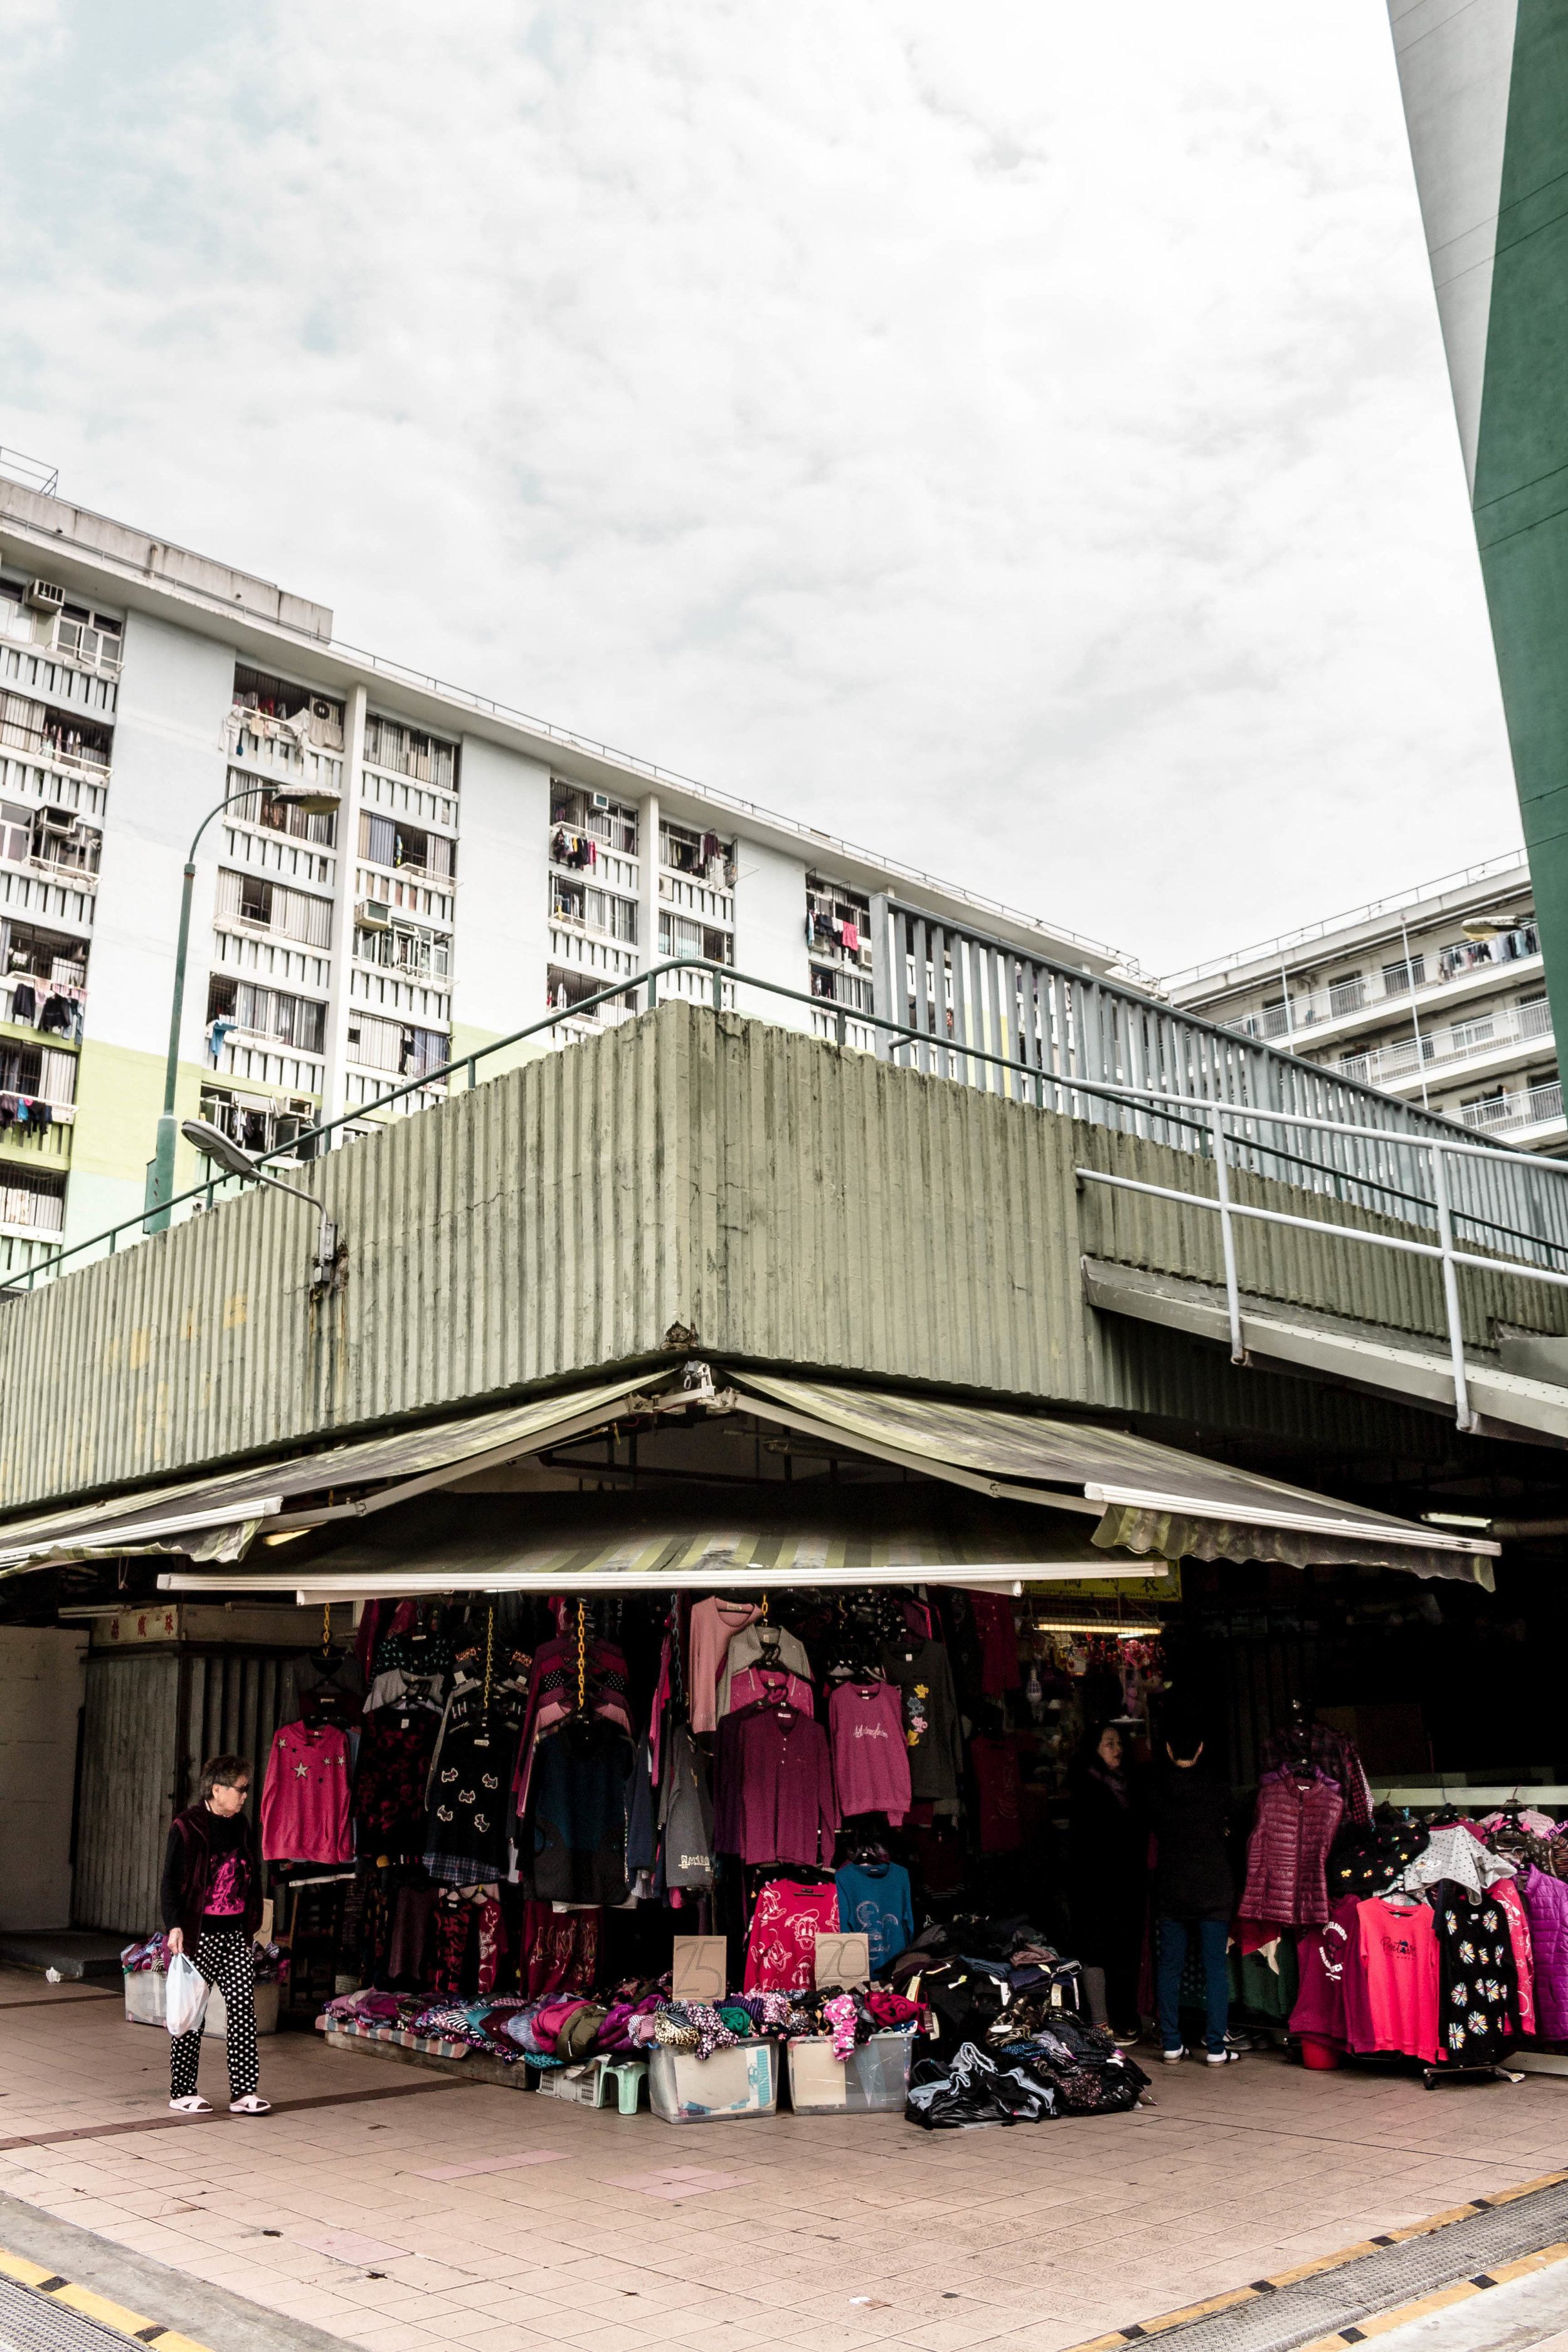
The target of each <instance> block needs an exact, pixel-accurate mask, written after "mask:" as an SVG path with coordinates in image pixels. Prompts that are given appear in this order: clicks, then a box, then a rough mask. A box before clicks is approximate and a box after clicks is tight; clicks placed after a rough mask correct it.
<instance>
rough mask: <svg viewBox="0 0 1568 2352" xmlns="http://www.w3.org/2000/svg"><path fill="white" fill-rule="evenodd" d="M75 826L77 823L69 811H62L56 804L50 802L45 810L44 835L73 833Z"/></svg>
mask: <svg viewBox="0 0 1568 2352" xmlns="http://www.w3.org/2000/svg"><path fill="white" fill-rule="evenodd" d="M76 826H77V821H76V819H75V817H74V816H72V814H71V813H70V811H69V809H63V808H61V807H60V806H59V805H58V803H56V802H52V801H51V802H50V803H48V805H47V807H46V808H45V810H44V831H45V832H46V833H74V832H75V831H76Z"/></svg>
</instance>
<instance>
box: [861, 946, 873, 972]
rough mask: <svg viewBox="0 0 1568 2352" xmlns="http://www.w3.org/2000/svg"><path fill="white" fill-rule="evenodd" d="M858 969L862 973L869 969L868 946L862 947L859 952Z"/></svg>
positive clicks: (869, 951) (869, 954) (869, 956)
mask: <svg viewBox="0 0 1568 2352" xmlns="http://www.w3.org/2000/svg"><path fill="white" fill-rule="evenodd" d="M860 969H861V971H870V969H871V950H870V948H869V947H863V948H862V949H861V950H860Z"/></svg>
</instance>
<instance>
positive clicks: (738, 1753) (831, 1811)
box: [713, 1706, 838, 1864]
mask: <svg viewBox="0 0 1568 2352" xmlns="http://www.w3.org/2000/svg"><path fill="white" fill-rule="evenodd" d="M714 1773H715V1780H716V1782H717V1790H716V1795H715V1799H714V1809H713V1844H714V1850H715V1851H716V1852H717V1853H736V1854H739V1855H740V1857H741V1860H742V1862H795V1863H805V1862H810V1863H816V1862H826V1863H828V1864H831V1862H832V1859H833V1841H834V1839H835V1837H836V1836H837V1832H838V1806H837V1801H836V1800H835V1798H834V1794H833V1768H832V1766H831V1764H830V1763H829V1761H828V1755H827V1734H826V1731H825V1730H824V1729H823V1727H822V1726H821V1724H820V1723H818V1722H816V1720H815V1718H814V1717H811V1716H809V1715H803V1714H802V1713H801V1711H800V1710H799V1708H798V1707H792V1706H784V1707H778V1706H765V1707H759V1708H758V1709H757V1711H756V1712H755V1714H751V1713H744V1714H740V1715H726V1716H721V1717H720V1719H719V1743H718V1747H717V1748H716V1750H715V1754H714Z"/></svg>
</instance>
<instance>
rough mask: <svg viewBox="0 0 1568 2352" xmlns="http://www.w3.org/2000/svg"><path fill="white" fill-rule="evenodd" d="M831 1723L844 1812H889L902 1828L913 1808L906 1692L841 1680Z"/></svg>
mask: <svg viewBox="0 0 1568 2352" xmlns="http://www.w3.org/2000/svg"><path fill="white" fill-rule="evenodd" d="M827 1727H828V1730H829V1733H830V1734H831V1736H832V1740H833V1779H834V1783H835V1786H836V1787H837V1791H838V1810H839V1811H840V1812H842V1813H886V1814H887V1816H888V1819H889V1822H891V1823H892V1825H893V1827H894V1828H895V1829H897V1827H898V1826H899V1823H900V1822H901V1821H902V1820H903V1818H904V1815H905V1814H906V1813H907V1812H908V1811H909V1810H910V1751H909V1748H908V1747H907V1746H906V1744H905V1740H904V1709H903V1696H902V1693H901V1692H900V1691H899V1690H898V1689H897V1688H896V1687H895V1685H893V1684H892V1683H883V1682H876V1683H840V1684H839V1685H838V1687H837V1690H836V1691H835V1692H834V1694H833V1696H832V1697H831V1698H830V1699H829V1700H828V1702H827Z"/></svg>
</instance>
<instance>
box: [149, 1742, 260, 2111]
mask: <svg viewBox="0 0 1568 2352" xmlns="http://www.w3.org/2000/svg"><path fill="white" fill-rule="evenodd" d="M249 1793H250V1766H249V1764H248V1763H247V1760H246V1759H245V1758H244V1757H243V1756H213V1757H209V1758H208V1759H207V1761H206V1763H205V1764H204V1765H203V1767H202V1782H201V1791H200V1794H199V1795H198V1797H197V1799H196V1801H195V1804H194V1805H189V1806H187V1807H186V1809H185V1811H184V1812H183V1813H176V1815H175V1816H174V1821H173V1822H171V1823H170V1826H169V1844H168V1850H167V1852H166V1853H165V1855H164V1857H163V1887H162V1906H163V1926H164V1927H165V1929H166V1930H167V1933H168V1938H169V1949H170V1951H171V1952H184V1953H186V1954H187V1955H188V1956H189V1957H190V1958H192V1959H193V1960H194V1961H195V1965H196V1967H197V1968H198V1969H200V1970H201V1973H202V1975H203V1976H204V1977H205V1979H206V1980H207V1982H208V1984H209V1985H216V1987H217V1988H218V1990H219V1991H220V1992H221V1993H222V1995H223V1998H224V2007H225V2009H226V2011H227V2017H228V2111H229V2113H230V2115H233V2116H264V2115H267V2114H268V2112H269V2108H268V2102H267V2100H265V2099H263V2098H260V2097H258V2095H257V2088H256V2084H257V2074H258V2068H257V2057H256V1971H255V1964H254V1960H253V1958H252V1951H251V1947H252V1943H253V1940H254V1938H255V1935H256V1930H257V1928H258V1927H259V1926H260V1924H261V1857H260V1855H259V1854H258V1852H257V1849H256V1834H255V1832H254V1831H253V1830H252V1828H251V1826H250V1823H249V1822H248V1821H247V1819H246V1816H245V1801H246V1798H247V1796H248V1795H249ZM201 2052H202V2030H201V2027H200V2026H199V2025H198V2026H197V2027H196V2029H195V2032H194V2033H181V2034H177V2035H175V2036H174V2037H173V2038H172V2039H171V2041H170V2043H169V2066H170V2081H169V2105H170V2106H171V2107H172V2108H174V2112H175V2113H176V2114H177V2115H187V2116H207V2115H211V2113H212V2107H211V2105H210V2103H209V2102H208V2101H207V2100H205V2099H204V2098H203V2097H202V2095H201V2094H200V2093H199V2092H198V2090H197V2089H196V2069H197V2066H198V2064H199V2063H200V2060H201Z"/></svg>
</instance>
